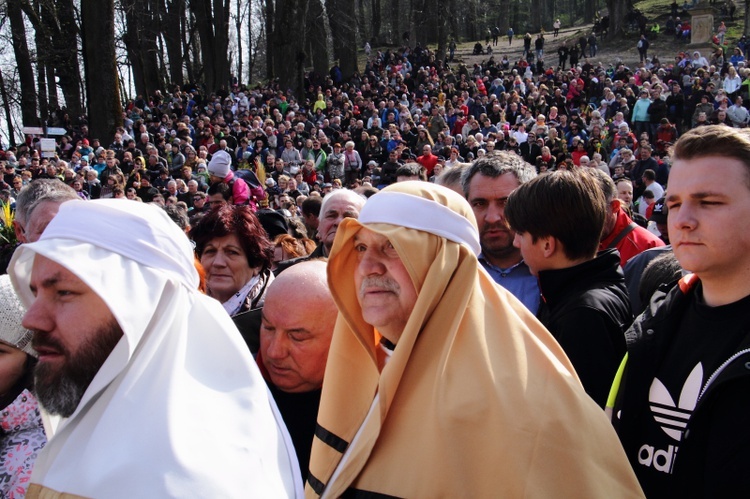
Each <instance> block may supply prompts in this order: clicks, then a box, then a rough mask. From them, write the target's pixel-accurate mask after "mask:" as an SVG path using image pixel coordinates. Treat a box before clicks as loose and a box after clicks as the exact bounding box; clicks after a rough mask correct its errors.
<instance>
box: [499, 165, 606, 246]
mask: <svg viewBox="0 0 750 499" xmlns="http://www.w3.org/2000/svg"><path fill="white" fill-rule="evenodd" d="M606 217H607V201H606V199H605V197H604V193H603V192H602V190H601V189H600V188H599V185H598V184H597V181H596V179H595V178H594V177H593V176H592V175H590V174H588V173H587V172H586V171H556V172H552V173H548V174H545V175H540V176H538V177H536V178H534V179H532V180H530V181H529V182H526V183H524V184H522V185H521V186H520V187H518V188H517V189H516V190H514V191H513V192H512V193H511V195H510V196H509V197H508V201H507V203H506V205H505V218H506V219H507V220H508V222H509V223H510V226H511V227H512V228H513V229H514V230H515V231H517V232H519V233H523V232H528V233H529V234H531V236H532V238H533V240H534V241H535V242H536V241H537V239H539V238H540V237H547V236H552V237H554V238H555V239H557V240H558V241H560V242H561V243H562V245H563V250H564V252H565V256H566V257H567V258H569V259H571V260H578V259H581V258H593V257H594V255H596V251H597V249H598V248H599V239H600V238H601V235H602V231H603V230H604V222H605V219H606Z"/></svg>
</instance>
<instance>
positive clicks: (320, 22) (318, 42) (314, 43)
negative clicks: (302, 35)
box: [305, 0, 331, 75]
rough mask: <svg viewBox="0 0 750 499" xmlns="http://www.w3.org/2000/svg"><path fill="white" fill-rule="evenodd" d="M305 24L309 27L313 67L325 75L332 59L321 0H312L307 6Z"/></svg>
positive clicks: (308, 37)
mask: <svg viewBox="0 0 750 499" xmlns="http://www.w3.org/2000/svg"><path fill="white" fill-rule="evenodd" d="M305 26H306V28H307V34H306V38H307V40H308V43H309V46H310V55H311V56H312V63H313V69H314V70H315V72H316V73H318V74H321V75H324V74H326V73H327V72H328V68H329V67H330V64H331V61H330V60H329V59H330V58H329V57H328V33H327V30H326V19H325V13H324V12H323V3H322V2H321V0H310V3H309V6H308V7H307V17H306V18H305Z"/></svg>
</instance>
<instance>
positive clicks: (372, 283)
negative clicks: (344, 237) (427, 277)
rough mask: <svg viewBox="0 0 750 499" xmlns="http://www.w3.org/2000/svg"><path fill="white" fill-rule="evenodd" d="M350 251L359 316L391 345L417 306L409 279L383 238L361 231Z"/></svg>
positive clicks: (369, 231)
mask: <svg viewBox="0 0 750 499" xmlns="http://www.w3.org/2000/svg"><path fill="white" fill-rule="evenodd" d="M354 249H355V252H356V254H357V262H358V263H357V269H356V270H355V272H354V285H355V287H356V290H357V299H358V300H359V305H360V307H362V317H363V318H364V320H365V322H367V323H368V324H370V325H371V326H373V327H375V328H376V329H377V330H378V331H379V332H380V334H382V335H383V336H384V337H385V338H386V339H387V340H389V341H390V342H391V343H394V344H395V343H398V340H399V338H400V337H401V333H403V331H404V327H406V323H407V322H408V320H409V316H411V313H412V311H413V310H414V304H415V303H417V296H418V295H417V290H416V288H415V287H414V283H413V282H412V280H411V276H409V272H408V271H407V270H406V267H405V266H404V264H403V262H402V261H401V258H400V257H399V255H398V253H397V252H396V249H395V248H394V247H393V245H392V244H391V242H390V240H389V239H388V238H387V237H385V236H382V235H380V234H378V233H376V232H373V231H371V230H370V229H367V228H362V230H360V231H359V233H357V235H356V236H355V237H354Z"/></svg>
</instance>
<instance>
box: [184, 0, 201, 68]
mask: <svg viewBox="0 0 750 499" xmlns="http://www.w3.org/2000/svg"><path fill="white" fill-rule="evenodd" d="M192 19H193V15H192V13H189V12H187V11H186V12H185V15H184V16H183V17H182V22H181V23H180V25H181V28H180V29H181V30H182V31H181V33H180V43H182V54H183V57H184V61H185V69H186V70H187V77H188V81H190V82H191V83H195V82H196V79H195V67H196V63H197V62H200V61H199V59H198V51H191V47H192V46H193V36H194V33H195V27H194V26H193V22H192ZM188 21H190V24H189V25H188Z"/></svg>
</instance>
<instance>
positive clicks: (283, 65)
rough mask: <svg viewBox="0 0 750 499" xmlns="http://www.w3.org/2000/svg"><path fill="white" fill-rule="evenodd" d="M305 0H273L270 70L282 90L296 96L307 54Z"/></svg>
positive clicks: (299, 91) (302, 82) (269, 48)
mask: <svg viewBox="0 0 750 499" xmlns="http://www.w3.org/2000/svg"><path fill="white" fill-rule="evenodd" d="M307 6H308V1H307V0H276V2H275V6H274V8H275V12H276V19H275V20H274V23H273V24H274V26H273V30H274V31H273V34H274V36H273V44H271V45H269V47H268V49H267V51H268V52H270V51H273V52H274V54H273V63H274V64H273V74H274V76H276V77H277V78H278V79H279V85H280V86H281V89H282V90H283V91H286V90H292V91H293V92H294V93H295V94H296V95H297V98H298V99H301V98H302V96H303V91H304V88H303V87H304V67H305V61H306V59H307V55H306V54H305V51H304V47H305V46H306V43H305V42H306V40H305V29H303V27H304V25H303V24H302V25H301V23H304V19H305V17H306V16H307Z"/></svg>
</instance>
